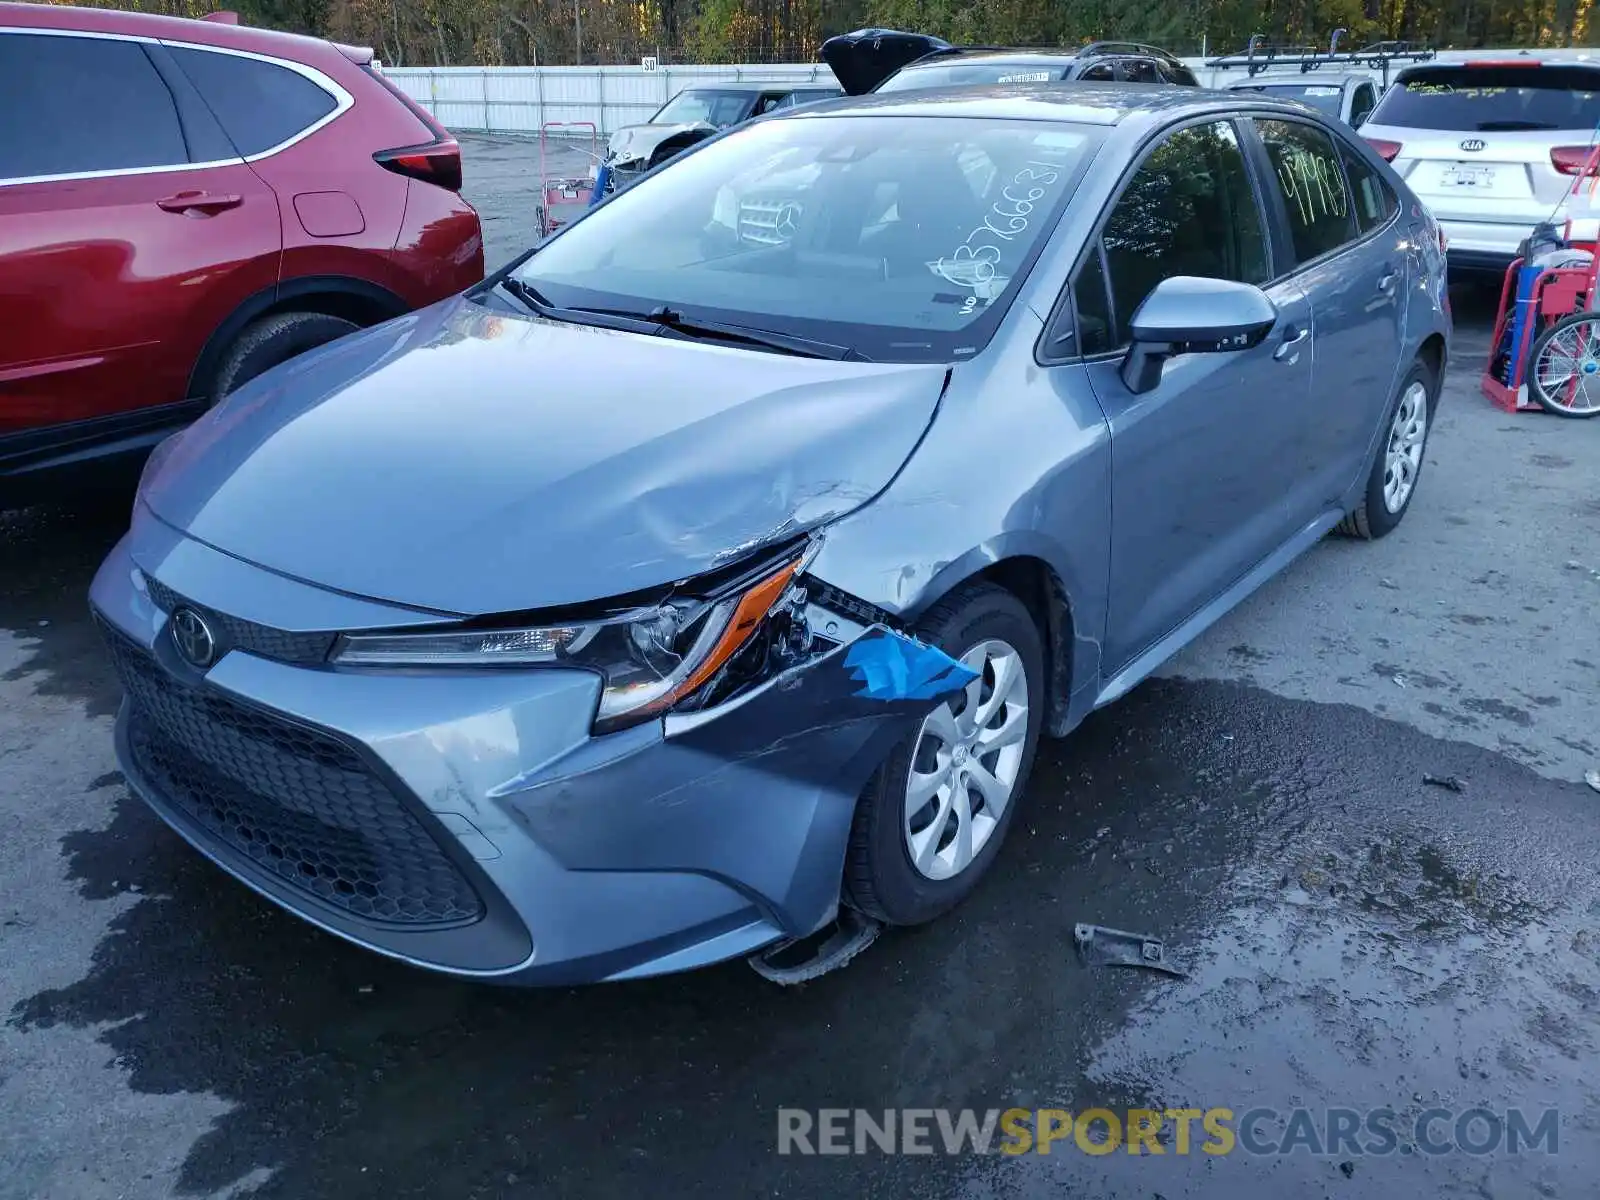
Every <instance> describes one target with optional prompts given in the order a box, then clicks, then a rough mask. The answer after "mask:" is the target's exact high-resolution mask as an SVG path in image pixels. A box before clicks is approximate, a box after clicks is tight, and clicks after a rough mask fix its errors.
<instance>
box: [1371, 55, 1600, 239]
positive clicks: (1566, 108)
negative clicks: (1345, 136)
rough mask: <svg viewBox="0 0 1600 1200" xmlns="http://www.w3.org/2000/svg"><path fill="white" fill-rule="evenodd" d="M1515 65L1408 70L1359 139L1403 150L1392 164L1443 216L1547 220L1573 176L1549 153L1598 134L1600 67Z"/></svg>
mask: <svg viewBox="0 0 1600 1200" xmlns="http://www.w3.org/2000/svg"><path fill="white" fill-rule="evenodd" d="M1512 62H1514V63H1516V65H1511V63H1500V62H1489V63H1471V62H1469V63H1449V64H1437V65H1429V66H1426V67H1415V68H1412V69H1410V70H1408V71H1405V72H1403V73H1402V74H1401V76H1400V78H1399V79H1398V80H1397V81H1396V83H1395V85H1394V87H1392V88H1391V89H1390V90H1389V91H1388V92H1387V93H1386V94H1385V95H1384V97H1383V99H1382V100H1381V101H1380V102H1379V103H1378V107H1377V108H1376V109H1375V110H1374V112H1373V114H1372V117H1371V119H1370V120H1369V121H1368V122H1367V123H1366V124H1365V125H1364V126H1363V127H1362V130H1361V133H1362V136H1363V137H1366V138H1368V139H1369V140H1372V141H1384V142H1390V143H1393V144H1397V145H1398V146H1399V147H1400V148H1399V150H1398V151H1397V152H1396V153H1395V154H1394V156H1393V158H1392V159H1391V162H1392V163H1393V165H1394V168H1395V170H1396V171H1398V172H1399V173H1400V175H1401V176H1402V177H1403V178H1404V179H1405V181H1406V183H1407V185H1408V186H1409V187H1410V188H1411V190H1412V191H1414V192H1416V194H1417V195H1418V196H1419V197H1421V198H1422V199H1423V200H1424V201H1425V202H1426V203H1427V205H1428V207H1429V208H1430V209H1432V210H1433V211H1434V213H1435V214H1436V215H1438V216H1440V217H1443V218H1445V219H1447V220H1448V219H1452V218H1454V219H1461V220H1472V221H1488V222H1494V221H1505V222H1508V223H1511V222H1514V223H1519V224H1521V223H1526V222H1527V221H1529V220H1530V219H1538V218H1540V217H1543V216H1547V215H1548V214H1549V213H1550V211H1551V210H1552V209H1554V208H1555V207H1556V205H1558V204H1559V203H1560V202H1561V200H1562V198H1563V197H1564V196H1565V195H1566V193H1567V191H1568V189H1569V188H1570V186H1571V184H1572V182H1573V177H1572V176H1570V175H1566V174H1563V173H1562V172H1561V171H1559V170H1557V168H1556V166H1555V163H1554V162H1553V161H1552V157H1551V152H1552V150H1554V149H1556V148H1557V147H1569V146H1574V145H1577V146H1584V145H1587V144H1589V143H1590V142H1591V141H1592V140H1593V138H1594V133H1595V128H1596V123H1597V122H1600V68H1596V67H1588V66H1581V65H1576V64H1544V63H1540V62H1539V61H1538V60H1535V59H1530V60H1527V61H1526V62H1523V61H1522V60H1512Z"/></svg>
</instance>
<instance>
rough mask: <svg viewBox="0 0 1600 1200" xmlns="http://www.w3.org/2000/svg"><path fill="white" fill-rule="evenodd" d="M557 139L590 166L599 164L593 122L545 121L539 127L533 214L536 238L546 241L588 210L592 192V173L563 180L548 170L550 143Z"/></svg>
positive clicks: (597, 135)
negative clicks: (586, 158) (536, 201)
mask: <svg viewBox="0 0 1600 1200" xmlns="http://www.w3.org/2000/svg"><path fill="white" fill-rule="evenodd" d="M552 136H554V137H559V138H561V140H562V141H563V142H564V143H566V144H567V148H569V149H577V150H579V151H581V152H582V153H584V154H587V155H588V156H589V158H590V160H591V161H592V162H593V163H598V162H599V161H600V131H599V129H598V128H597V127H596V126H595V123H594V122H593V121H546V122H545V123H544V124H543V125H541V126H539V205H538V208H537V209H536V210H535V212H534V216H535V218H536V220H537V223H538V229H539V236H540V237H548V236H549V235H550V234H552V233H554V232H555V231H556V230H557V229H559V228H560V227H561V226H563V225H565V224H566V223H567V222H568V221H570V220H572V219H573V218H574V217H576V216H578V215H580V214H581V213H582V212H583V210H584V209H586V208H588V207H589V196H590V194H591V193H592V192H593V191H594V172H593V170H592V169H591V170H590V172H589V173H588V174H586V175H584V176H582V177H577V178H574V177H570V176H564V175H561V174H560V173H554V172H552V171H551V170H550V157H551V146H550V139H551V138H552Z"/></svg>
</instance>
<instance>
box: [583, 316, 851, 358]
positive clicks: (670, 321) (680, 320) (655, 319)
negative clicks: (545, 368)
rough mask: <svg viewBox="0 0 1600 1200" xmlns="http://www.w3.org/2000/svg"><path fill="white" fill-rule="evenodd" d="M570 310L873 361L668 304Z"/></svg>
mask: <svg viewBox="0 0 1600 1200" xmlns="http://www.w3.org/2000/svg"><path fill="white" fill-rule="evenodd" d="M567 311H568V312H579V313H594V314H595V315H596V316H602V317H623V318H625V319H627V320H630V321H646V322H649V323H650V324H652V325H660V326H663V327H664V328H667V329H671V330H672V331H674V332H675V333H681V334H683V335H685V336H686V337H691V338H703V339H706V340H709V341H718V342H735V343H741V344H743V345H747V346H761V347H763V348H765V349H768V350H778V351H781V352H782V353H785V354H796V355H799V356H800V357H802V358H829V359H834V360H837V361H843V360H845V359H851V360H854V361H856V362H868V361H870V360H869V359H868V358H867V357H866V355H864V354H862V353H861V352H860V351H859V350H856V349H854V348H852V347H850V346H835V345H834V344H833V343H832V342H820V341H817V340H816V339H815V338H807V337H799V336H797V335H795V334H792V333H778V332H776V331H774V330H771V329H756V328H754V327H753V326H750V325H734V324H730V323H728V322H725V321H707V320H704V319H702V318H700V317H686V316H684V315H683V314H682V313H681V312H678V311H677V310H676V309H673V308H668V307H667V306H666V305H665V304H662V305H659V306H658V307H656V308H652V309H651V310H650V311H649V312H636V311H634V310H633V309H628V308H584V307H573V308H570V309H568V310H567Z"/></svg>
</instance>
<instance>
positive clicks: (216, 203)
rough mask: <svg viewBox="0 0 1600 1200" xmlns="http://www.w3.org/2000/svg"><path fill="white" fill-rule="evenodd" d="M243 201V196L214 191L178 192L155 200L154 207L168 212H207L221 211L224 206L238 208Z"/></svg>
mask: <svg viewBox="0 0 1600 1200" xmlns="http://www.w3.org/2000/svg"><path fill="white" fill-rule="evenodd" d="M243 203H244V197H243V196H229V195H220V194H218V193H216V192H179V193H178V194H177V195H176V196H164V197H162V198H161V199H160V200H157V201H156V207H157V208H159V209H161V210H162V211H164V212H169V213H184V212H191V211H199V212H204V213H208V214H209V213H213V212H221V211H222V210H223V209H225V208H238V207H239V205H241V204H243Z"/></svg>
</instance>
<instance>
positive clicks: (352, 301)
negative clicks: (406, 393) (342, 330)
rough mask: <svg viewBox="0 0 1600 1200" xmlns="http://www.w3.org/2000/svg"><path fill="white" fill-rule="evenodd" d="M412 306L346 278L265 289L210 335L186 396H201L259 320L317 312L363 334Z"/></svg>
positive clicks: (371, 285) (191, 374)
mask: <svg viewBox="0 0 1600 1200" xmlns="http://www.w3.org/2000/svg"><path fill="white" fill-rule="evenodd" d="M410 309H411V306H410V305H409V304H407V303H406V302H405V301H404V300H402V299H401V298H400V297H399V296H397V295H395V294H394V293H393V292H391V291H390V290H389V289H388V288H385V287H380V286H379V285H378V284H375V283H369V282H368V281H367V280H365V279H355V278H352V277H350V276H344V275H306V276H301V277H299V278H297V279H286V280H284V281H283V282H281V283H279V284H277V285H276V286H274V287H270V288H263V289H262V290H261V291H259V292H257V293H256V294H255V295H253V296H250V297H249V298H247V299H246V300H244V301H243V302H242V303H240V304H239V305H238V307H236V308H235V309H234V310H233V311H232V312H231V313H229V314H228V316H227V317H226V318H225V319H224V320H223V321H222V323H221V324H219V325H218V326H217V327H216V329H214V330H212V333H211V336H210V337H209V338H207V339H206V344H205V346H204V347H203V348H202V349H201V351H200V356H199V357H198V358H197V359H196V360H195V364H194V369H193V370H192V371H190V372H189V387H188V395H189V397H190V398H191V399H193V398H200V397H203V395H204V388H205V386H206V385H205V381H206V380H208V379H210V378H212V376H214V375H215V374H216V373H217V371H218V369H219V368H220V367H221V365H222V360H223V357H224V356H225V355H226V354H227V352H228V348H229V347H230V346H232V345H233V343H234V342H235V341H236V340H238V337H239V335H240V334H241V333H243V332H244V331H245V329H246V328H248V327H249V326H250V325H251V324H252V323H254V322H255V321H258V320H260V319H261V318H262V317H271V316H276V315H278V314H279V313H285V312H317V313H323V314H325V315H327V316H330V317H342V318H343V319H344V320H347V321H352V322H354V323H355V324H356V325H359V326H362V327H363V328H365V327H366V326H368V325H377V324H379V323H380V322H383V321H387V320H389V319H390V318H392V317H398V316H400V315H402V314H403V313H406V312H409V311H410Z"/></svg>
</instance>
